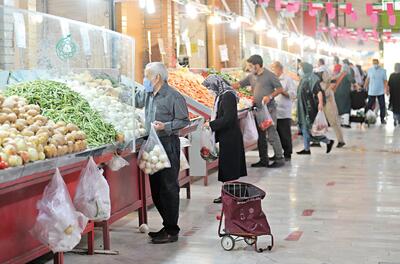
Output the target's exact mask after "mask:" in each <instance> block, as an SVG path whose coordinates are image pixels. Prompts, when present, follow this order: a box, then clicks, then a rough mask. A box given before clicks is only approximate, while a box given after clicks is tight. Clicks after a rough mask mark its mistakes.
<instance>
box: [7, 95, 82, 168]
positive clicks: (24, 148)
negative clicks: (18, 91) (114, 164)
mask: <svg viewBox="0 0 400 264" xmlns="http://www.w3.org/2000/svg"><path fill="white" fill-rule="evenodd" d="M40 113H41V109H40V107H39V106H37V105H29V104H27V101H26V100H25V99H24V98H22V97H19V96H10V97H4V96H2V95H0V158H1V162H3V163H5V164H6V166H0V169H2V168H6V167H8V166H10V167H16V166H21V165H22V164H25V163H28V162H33V161H37V160H44V159H45V158H54V157H59V156H63V155H66V154H70V153H74V152H79V151H82V150H85V149H86V148H87V143H86V135H85V133H84V132H82V131H80V129H79V128H78V127H77V126H76V125H74V124H66V123H64V122H57V123H55V122H53V121H52V120H49V119H48V118H47V117H45V116H43V115H41V114H40Z"/></svg>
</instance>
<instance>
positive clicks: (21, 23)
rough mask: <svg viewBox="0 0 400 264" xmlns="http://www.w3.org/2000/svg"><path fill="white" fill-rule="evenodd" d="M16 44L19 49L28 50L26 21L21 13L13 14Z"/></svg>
mask: <svg viewBox="0 0 400 264" xmlns="http://www.w3.org/2000/svg"><path fill="white" fill-rule="evenodd" d="M13 16H14V29H15V30H14V33H15V42H16V45H17V47H18V48H21V49H26V31H25V19H24V15H23V14H21V13H16V12H14V13H13Z"/></svg>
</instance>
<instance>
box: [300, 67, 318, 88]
mask: <svg viewBox="0 0 400 264" xmlns="http://www.w3.org/2000/svg"><path fill="white" fill-rule="evenodd" d="M301 66H302V68H303V73H304V76H303V78H302V79H301V81H300V87H303V84H304V82H309V87H311V89H313V88H314V86H315V85H316V84H317V83H319V82H320V79H319V77H318V76H317V75H316V74H314V73H313V66H312V65H311V64H310V63H308V62H303V63H302V64H301Z"/></svg>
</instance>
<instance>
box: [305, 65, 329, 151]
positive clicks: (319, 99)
mask: <svg viewBox="0 0 400 264" xmlns="http://www.w3.org/2000/svg"><path fill="white" fill-rule="evenodd" d="M300 77H301V81H300V84H299V88H298V89H297V116H298V122H299V126H300V129H301V131H302V134H303V140H304V149H303V150H302V151H299V152H297V154H299V155H310V154H311V151H310V142H311V140H312V141H313V142H323V143H325V144H327V150H326V153H329V152H331V150H332V146H333V144H334V141H333V140H330V139H328V138H327V137H326V136H313V135H312V134H311V129H312V126H313V123H314V120H315V118H316V116H317V114H318V112H322V111H323V110H324V94H323V91H322V88H321V86H320V81H321V80H320V78H319V77H318V75H316V74H315V73H313V66H312V65H311V64H309V63H306V62H304V63H302V64H301V66H300Z"/></svg>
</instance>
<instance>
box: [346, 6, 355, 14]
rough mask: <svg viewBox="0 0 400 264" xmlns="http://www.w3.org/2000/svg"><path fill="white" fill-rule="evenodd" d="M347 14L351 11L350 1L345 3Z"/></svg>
mask: <svg viewBox="0 0 400 264" xmlns="http://www.w3.org/2000/svg"><path fill="white" fill-rule="evenodd" d="M345 12H346V14H347V15H350V14H351V13H352V12H353V5H352V4H351V3H346V10H345Z"/></svg>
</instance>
